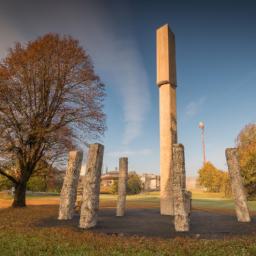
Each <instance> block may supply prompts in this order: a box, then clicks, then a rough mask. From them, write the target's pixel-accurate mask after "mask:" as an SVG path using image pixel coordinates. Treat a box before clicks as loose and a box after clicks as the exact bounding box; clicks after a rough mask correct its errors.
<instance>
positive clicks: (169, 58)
mask: <svg viewBox="0 0 256 256" xmlns="http://www.w3.org/2000/svg"><path fill="white" fill-rule="evenodd" d="M157 85H158V86H159V116H160V175H161V180H160V182H161V185H160V212H161V214H162V215H173V214H174V211H173V193H172V183H173V164H172V144H173V143H177V121H176V61H175V38H174V34H173V32H172V31H171V30H170V29H169V26H168V25H165V26H162V27H160V28H159V29H158V30H157Z"/></svg>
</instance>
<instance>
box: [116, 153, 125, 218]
mask: <svg viewBox="0 0 256 256" xmlns="http://www.w3.org/2000/svg"><path fill="white" fill-rule="evenodd" d="M127 179H128V158H127V157H122V158H120V159H119V177H118V198H117V207H116V216H124V214H125V203H126V186H127Z"/></svg>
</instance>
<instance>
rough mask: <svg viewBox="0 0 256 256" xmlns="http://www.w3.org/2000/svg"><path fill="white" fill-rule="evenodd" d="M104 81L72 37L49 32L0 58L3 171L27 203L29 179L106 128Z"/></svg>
mask: <svg viewBox="0 0 256 256" xmlns="http://www.w3.org/2000/svg"><path fill="white" fill-rule="evenodd" d="M104 95H105V93H104V85H103V84H102V83H101V81H100V79H99V77H98V76H97V75H96V74H95V72H94V68H93V65H92V62H91V59H90V57H89V56H88V54H87V53H86V52H85V51H84V50H83V49H82V47H81V46H79V42H78V41H77V40H75V39H73V38H72V37H70V36H59V35H58V34H46V35H44V36H43V37H39V38H38V39H36V40H35V41H30V42H28V43H27V44H24V45H22V44H20V43H17V44H16V45H15V47H13V48H12V49H10V50H9V52H8V54H7V56H6V57H5V58H4V59H2V60H1V62H0V174H1V175H3V176H5V177H6V178H8V179H9V180H10V181H11V182H12V183H13V184H14V186H15V195H14V201H13V206H14V207H15V206H16V207H22V206H25V205H26V204H25V195H26V188H27V182H28V181H29V179H30V177H31V176H32V175H33V174H34V173H35V172H36V171H38V169H40V162H42V161H43V162H47V163H49V164H52V163H56V161H57V162H59V161H61V160H63V159H64V158H63V157H64V156H65V154H66V152H67V151H68V150H70V149H72V148H73V147H75V146H79V145H81V142H83V143H87V142H88V141H89V140H90V139H96V138H99V137H100V136H101V135H102V134H103V133H104V130H105V115H104V113H103V99H104Z"/></svg>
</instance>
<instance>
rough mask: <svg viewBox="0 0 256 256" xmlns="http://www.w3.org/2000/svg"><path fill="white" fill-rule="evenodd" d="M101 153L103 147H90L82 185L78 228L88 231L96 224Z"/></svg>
mask: <svg viewBox="0 0 256 256" xmlns="http://www.w3.org/2000/svg"><path fill="white" fill-rule="evenodd" d="M103 153H104V146H103V145H101V144H91V145H90V147H89V152H88V161H87V164H86V173H85V178H84V184H83V198H82V205H81V213H80V223H79V227H80V228H85V229H88V228H92V227H94V226H96V224H97V215H98V209H99V194H100V177H101V169H102V162H103Z"/></svg>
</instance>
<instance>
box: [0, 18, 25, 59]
mask: <svg viewBox="0 0 256 256" xmlns="http://www.w3.org/2000/svg"><path fill="white" fill-rule="evenodd" d="M0 14H1V13H0ZM0 35H1V40H0V57H1V58H2V57H4V56H5V55H6V53H7V50H8V49H9V48H10V47H11V46H13V44H14V42H16V41H21V40H22V39H23V38H22V36H21V35H20V33H19V32H18V31H17V30H16V29H15V28H14V26H12V25H11V24H10V21H9V20H7V19H6V18H3V17H2V16H1V15H0Z"/></svg>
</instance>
